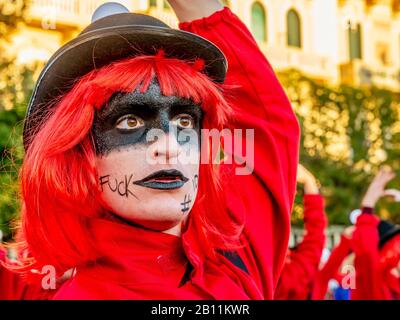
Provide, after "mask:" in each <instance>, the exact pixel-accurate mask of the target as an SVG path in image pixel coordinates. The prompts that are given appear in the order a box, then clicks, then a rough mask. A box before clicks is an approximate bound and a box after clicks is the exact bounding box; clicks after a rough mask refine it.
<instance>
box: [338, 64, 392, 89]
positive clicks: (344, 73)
mask: <svg viewBox="0 0 400 320" xmlns="http://www.w3.org/2000/svg"><path fill="white" fill-rule="evenodd" d="M340 73H341V80H342V82H343V83H345V84H348V85H355V86H377V87H381V88H386V89H389V90H393V91H397V92H398V91H400V70H399V69H398V68H396V67H393V66H381V65H371V64H366V63H365V62H363V61H361V60H353V61H351V62H348V63H345V64H342V65H341V66H340Z"/></svg>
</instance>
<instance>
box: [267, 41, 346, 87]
mask: <svg viewBox="0 0 400 320" xmlns="http://www.w3.org/2000/svg"><path fill="white" fill-rule="evenodd" d="M260 47H261V50H262V51H263V52H264V54H265V55H266V57H267V58H268V60H269V61H270V62H271V64H272V66H273V67H274V69H275V70H277V71H281V70H286V69H297V70H299V71H301V72H303V73H304V74H305V75H307V76H310V77H313V78H315V79H317V80H322V81H328V82H336V80H337V77H338V70H337V67H336V65H335V64H334V63H333V61H331V60H330V59H329V58H328V57H323V56H319V55H316V54H313V53H310V52H304V51H303V50H301V49H297V48H289V47H278V46H275V45H268V44H260Z"/></svg>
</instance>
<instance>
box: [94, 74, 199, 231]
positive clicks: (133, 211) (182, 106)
mask: <svg viewBox="0 0 400 320" xmlns="http://www.w3.org/2000/svg"><path fill="white" fill-rule="evenodd" d="M201 117H202V112H201V109H200V107H199V106H197V105H195V104H194V103H193V102H192V101H191V100H188V99H184V98H180V97H175V96H163V95H162V93H161V91H160V87H159V85H158V83H157V82H156V81H153V82H152V83H151V85H150V86H149V89H148V90H147V91H146V92H145V93H140V92H139V91H137V90H136V91H134V92H131V93H117V94H115V95H114V96H113V97H112V98H111V100H110V101H109V102H108V103H107V104H106V105H105V106H104V107H103V108H102V109H101V110H100V111H98V112H97V113H96V116H95V119H94V124H93V137H94V142H95V146H96V153H97V158H96V165H97V170H98V174H99V184H100V186H101V189H102V200H103V201H104V203H105V204H106V205H107V206H108V209H109V210H110V211H111V212H112V213H114V214H115V215H117V216H119V217H121V218H123V219H125V220H129V221H131V222H134V223H136V224H139V225H141V226H143V227H146V228H149V229H153V230H158V231H166V230H169V229H171V228H174V227H177V226H178V225H179V224H180V222H182V221H183V220H184V219H185V218H186V217H187V215H188V214H189V212H190V210H191V209H192V207H193V203H194V201H195V198H196V194H197V185H198V178H199V176H198V174H199V158H200V148H199V136H200V135H199V133H200V123H201Z"/></svg>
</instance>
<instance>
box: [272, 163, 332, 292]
mask: <svg viewBox="0 0 400 320" xmlns="http://www.w3.org/2000/svg"><path fill="white" fill-rule="evenodd" d="M297 183H298V184H302V185H303V188H304V198H303V201H304V229H305V235H304V238H303V240H302V241H301V243H299V244H298V245H297V246H296V247H295V248H293V249H291V250H289V253H288V255H287V257H286V262H285V266H284V268H283V270H282V274H281V277H280V278H279V283H278V287H277V289H276V292H275V299H278V300H307V299H309V298H310V296H311V292H312V287H313V283H314V279H315V276H316V274H317V272H318V266H319V263H320V259H321V255H322V250H323V248H324V245H325V228H326V226H327V218H326V215H325V212H324V199H323V197H322V196H321V194H320V193H319V188H318V185H317V181H316V179H315V177H314V176H313V175H312V173H311V172H309V171H308V170H307V169H306V168H304V167H303V166H302V165H299V166H298V169H297Z"/></svg>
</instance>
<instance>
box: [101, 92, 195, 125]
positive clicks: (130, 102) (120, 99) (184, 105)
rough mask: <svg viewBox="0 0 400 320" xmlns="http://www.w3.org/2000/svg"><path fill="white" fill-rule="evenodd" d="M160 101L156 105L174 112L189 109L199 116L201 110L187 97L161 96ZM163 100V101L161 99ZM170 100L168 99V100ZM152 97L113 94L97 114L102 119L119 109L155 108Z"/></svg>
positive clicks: (119, 110) (156, 107)
mask: <svg viewBox="0 0 400 320" xmlns="http://www.w3.org/2000/svg"><path fill="white" fill-rule="evenodd" d="M121 95H122V96H121ZM163 98H164V99H161V102H160V101H158V100H157V104H158V105H165V104H167V106H168V107H169V108H170V109H171V110H172V111H173V112H174V113H175V112H176V111H177V110H178V111H179V110H181V111H182V112H184V111H186V110H188V109H190V111H191V112H193V113H195V114H196V115H197V116H199V117H201V115H202V110H201V107H200V106H199V105H198V104H196V103H194V102H193V101H192V100H190V99H187V98H180V97H176V96H163ZM162 100H164V101H162ZM168 100H170V101H168ZM154 102H155V99H154V97H148V96H145V95H130V94H125V93H122V92H120V93H119V94H115V95H114V96H113V97H112V98H111V99H110V100H109V102H108V103H106V104H105V105H104V106H103V108H102V109H101V110H100V112H99V115H100V117H101V118H102V119H106V118H109V117H111V116H112V115H113V114H114V113H116V112H121V111H126V112H129V111H132V112H134V111H135V109H136V110H137V108H138V107H139V108H146V109H150V110H157V109H158V108H159V107H158V106H154Z"/></svg>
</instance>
